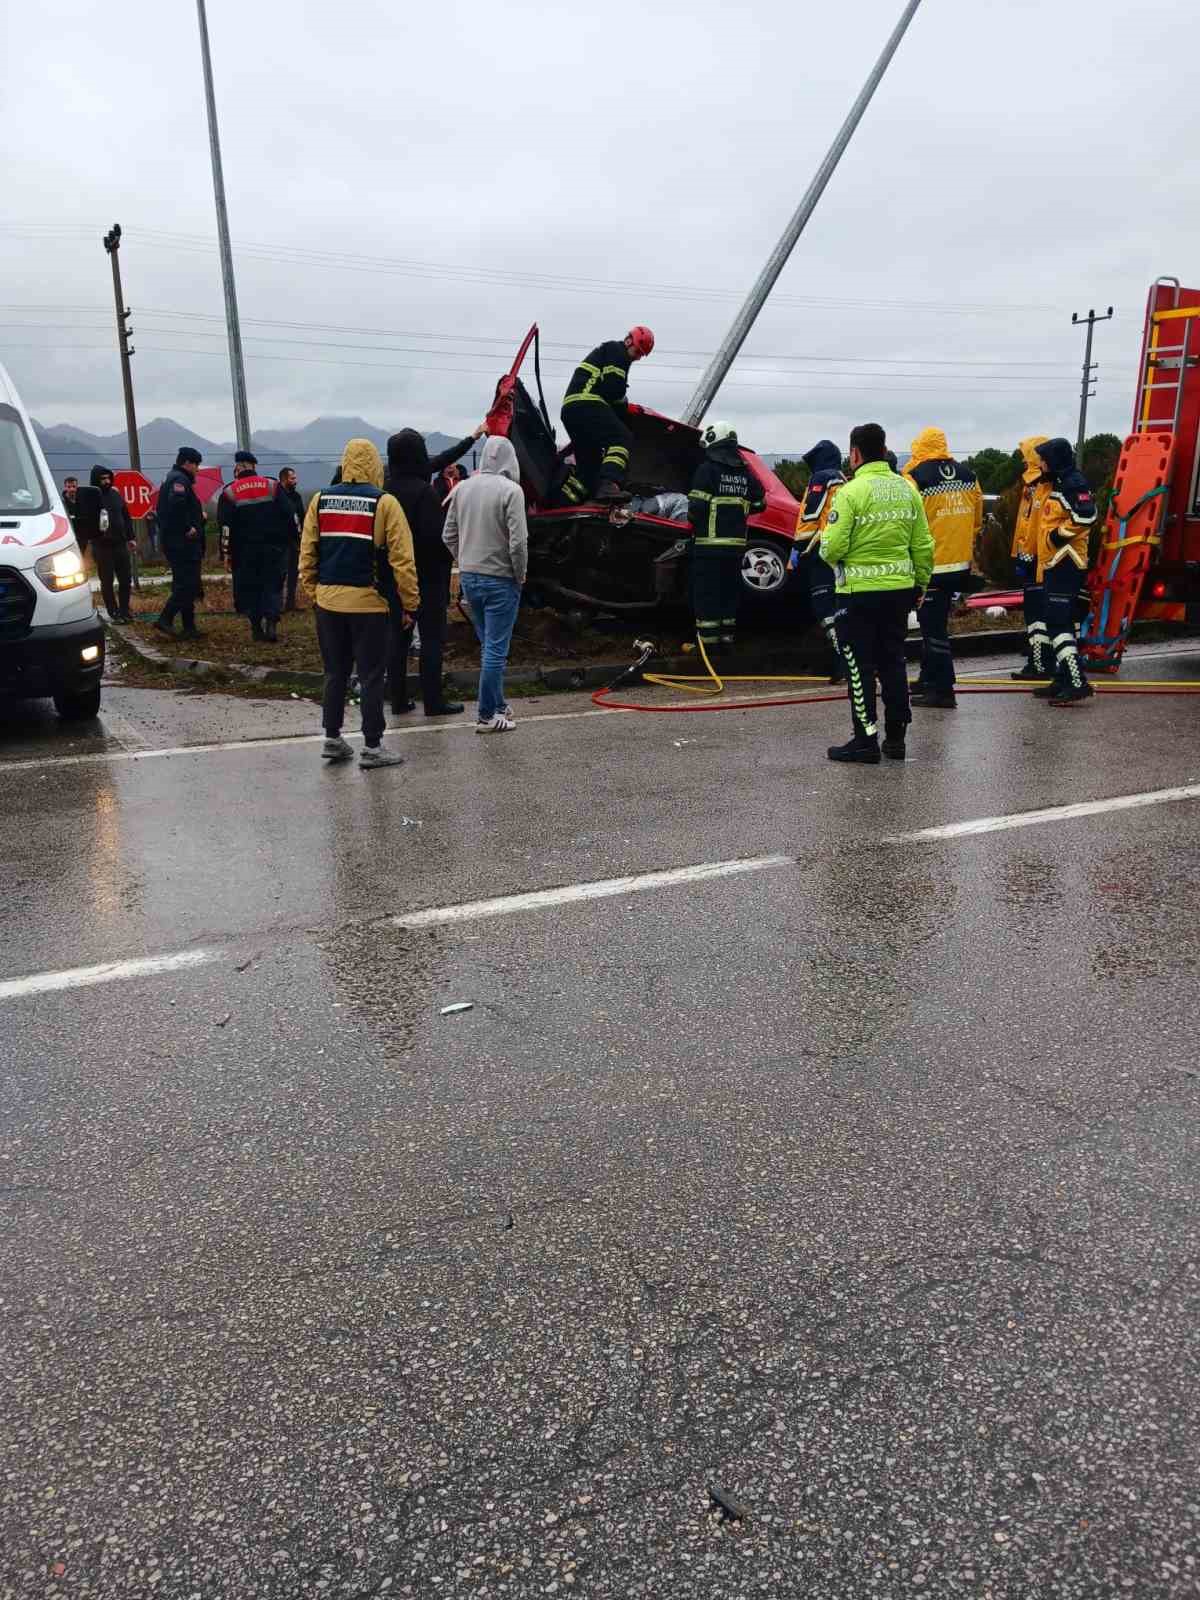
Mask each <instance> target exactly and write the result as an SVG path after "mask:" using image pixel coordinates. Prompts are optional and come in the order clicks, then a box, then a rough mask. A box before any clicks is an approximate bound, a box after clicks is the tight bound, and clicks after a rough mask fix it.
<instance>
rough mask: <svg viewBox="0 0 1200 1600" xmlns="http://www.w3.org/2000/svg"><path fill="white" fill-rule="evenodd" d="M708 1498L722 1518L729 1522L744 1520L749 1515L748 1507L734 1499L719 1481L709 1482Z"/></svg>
mask: <svg viewBox="0 0 1200 1600" xmlns="http://www.w3.org/2000/svg"><path fill="white" fill-rule="evenodd" d="M708 1498H709V1499H710V1500H711V1501H712V1503H713V1504H714V1505H715V1506H716V1508H717V1510H718V1511H720V1513H721V1516H722V1518H723V1519H724V1520H727V1521H729V1522H744V1521H745V1520H746V1518H747V1517H748V1516H749V1515H750V1507H749V1506H746V1505H743V1504H742V1502H741V1501H740V1500H735V1499H734V1497H733V1495H731V1494H730V1492H729V1490H728V1489H723V1488H722V1487H721V1485H720V1484H719V1483H710V1484H709V1486H708Z"/></svg>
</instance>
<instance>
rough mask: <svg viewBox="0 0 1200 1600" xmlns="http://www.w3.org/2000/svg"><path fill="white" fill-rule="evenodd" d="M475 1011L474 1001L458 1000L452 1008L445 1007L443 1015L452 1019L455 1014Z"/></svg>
mask: <svg viewBox="0 0 1200 1600" xmlns="http://www.w3.org/2000/svg"><path fill="white" fill-rule="evenodd" d="M474 1009H475V1002H474V1000H456V1001H455V1002H454V1004H453V1005H452V1006H443V1007H442V1011H441V1014H442V1016H443V1017H452V1016H454V1014H455V1012H458V1011H474Z"/></svg>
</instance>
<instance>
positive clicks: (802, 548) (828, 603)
mask: <svg viewBox="0 0 1200 1600" xmlns="http://www.w3.org/2000/svg"><path fill="white" fill-rule="evenodd" d="M800 459H801V460H802V461H803V462H804V464H805V465H806V466H807V468H808V471H809V479H808V488H807V489H806V490H805V494H804V504H803V506H802V507H801V509H800V515H799V517H798V518H797V521H796V532H795V536H794V537H795V544H794V546H793V549H792V554H791V558H790V559H789V561H788V566H789V568H790V569H791V570H792V571H793V572H795V571H796V569H797V568H798V567H799V565H800V563H801V562H803V563H804V569H805V573H806V575H807V577H808V600H809V607H810V609H811V611H812V615H813V619H814V621H816V622H819V623H820V624H821V627H822V628H823V629H824V630H825V637H826V638H827V639H828V640H829V648H830V649H831V650H832V652H833V665H832V666H831V668H830V672H829V681H830V683H841V682H842V681H843V680H844V679H845V676H846V669H845V665H844V663H843V661H842V653H841V651H840V650H839V649H838V641H837V629H836V628H835V627H834V622H833V614H834V612H835V611H836V610H837V598H836V596H835V593H834V576H833V568H832V567H829V566H827V565H826V564H825V562H824V561H822V560H821V551H820V544H821V535H822V533H824V531H825V524H826V522H827V521H828V520H829V513H830V510H831V509H832V507H833V497H834V495H835V494H836V493H837V491H838V489H839V488H840V487H841V485H842V484H843V483H845V481H846V474H845V473H844V472H843V471H842V452H841V451H840V450H839V449H838V447H837V445H836V444H834V442H833V440H832V439H819V440H818V441H817V443H816V444H815V445H813V447H812V449H811V450H806V451H805V453H804V455H803V456H802V457H801V458H800Z"/></svg>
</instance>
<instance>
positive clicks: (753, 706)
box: [592, 636, 1200, 712]
mask: <svg viewBox="0 0 1200 1600" xmlns="http://www.w3.org/2000/svg"><path fill="white" fill-rule="evenodd" d="M696 644H697V647H698V649H699V651H700V657H701V660H702V661H703V662H704V665H705V667H706V668H707V669H708V670H707V673H704V674H700V673H689V674H676V673H663V672H645V671H643V668H644V667H645V665H646V663H647V662H648V661H649V660H650V658H651V656H653V655H654V645H653V643H652V642H651V641H649V640H646V639H635V640H634V646H633V647H634V649H635V650H637V651H638V652H639V655H638V659H637V660H636V661H634V662H632V663H631V665H629V666H628V667H626V668H624V670H623V671H622V672H620V673H618V675H617V676H616V677H615V678H614V679H613V681H612V682H611V683H610V684H606V685H605V687H604V688H603V689H597V690H596V691H595V693H594V694H593V695H592V703H593V704H594V705H597V706H599V707H601V709H603V710H608V711H651V712H681V711H759V710H765V709H767V708H769V707H771V706H810V705H817V704H820V703H821V702H822V701H829V702H836V701H839V700H844V699H845V698H846V693H845V690H843V689H841V688H835V687H834V686H833V685H831V684H826V692H825V693H824V694H792V695H778V696H776V695H772V696H769V697H764V698H762V699H754V700H721V701H720V703H719V704H717V703H715V701H716V697H717V696H719V695H723V694H724V692H725V685H726V684H727V683H826V680H825V679H824V678H819V677H805V676H801V675H799V674H771V673H746V674H732V675H731V676H729V677H728V678H722V677H721V676H720V675H719V674H718V673H717V670H716V668H715V667H714V666H713V664H712V662H711V661H710V660H709V658H708V652H707V650H705V648H704V641H703V639H701V638H699V636H697V639H696ZM635 681H636V682H639V683H653V684H655V685H657V687H659V688H660V689H675V690H677V691H678V692H680V693H682V694H694V695H703V696H704V697H705V698H706V699H708V700H710V702H714V703H710V704H708V705H702V706H697V705H690V706H689V705H669V706H647V705H639V704H638V703H637V702H636V701H634V700H611V699H609V696H610V695H611V694H612V692H613V691H614V690H615V689H619V688H621V687H622V686H623V685H624V684H625V683H626V682H630V683H632V682H635ZM1092 687H1093V688H1094V689H1095V691H1096V693H1097V694H1106V695H1107V694H1132V695H1139V694H1141V695H1160V694H1181V695H1197V694H1200V680H1198V679H1194V678H1181V679H1178V680H1176V679H1171V678H1147V679H1143V680H1142V681H1141V682H1133V683H1093V685H1092ZM954 688H955V693H956V694H1032V693H1033V688H1034V686H1033V685H1032V684H1025V683H1013V682H1012V681H1011V680H1010V679H1008V678H975V679H972V680H971V681H970V682H963V681H961V680H960V681H959V682H958V683H956V684H955V686H954Z"/></svg>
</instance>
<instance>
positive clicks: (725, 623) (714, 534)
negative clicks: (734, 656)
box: [688, 422, 766, 653]
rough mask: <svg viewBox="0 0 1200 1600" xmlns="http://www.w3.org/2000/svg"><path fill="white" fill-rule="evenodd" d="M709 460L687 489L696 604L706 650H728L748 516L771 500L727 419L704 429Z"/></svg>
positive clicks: (702, 438)
mask: <svg viewBox="0 0 1200 1600" xmlns="http://www.w3.org/2000/svg"><path fill="white" fill-rule="evenodd" d="M700 443H701V444H702V445H703V446H704V460H703V461H702V462H701V463H700V465H699V466H698V467H697V469H696V476H695V477H694V478H693V479H692V487H691V489H690V491H689V493H688V521H689V522H690V523H691V525H692V609H693V611H694V612H695V614H696V637H697V639H699V641H700V643H701V645H702V646H703V648H704V650H706V651H708V652H710V653H711V652H712V651H713V650H714V649H716V648H720V649H722V650H727V649H729V648H730V646H731V645H732V644H733V634H734V629H735V628H736V627H737V612H738V601H739V600H740V598H741V593H742V557H743V555H744V554H745V551H746V518H747V517H748V516H749V515H750V513H751V512H753V511H761V510H762V509H763V507H764V506H765V505H766V498H765V496H764V495H763V491H762V488H761V486H760V485H759V483H758V480H757V479H756V478H754V477H753V476H752V475H751V472H750V469H749V467H748V466H747V465H746V463H745V462H744V461H743V460H742V453H741V451H740V450H739V449H738V436H737V434H736V433H735V432H734V430H733V428H731V427H730V425H729V424H728V423H727V422H710V423H709V424H708V426H707V427H705V428H704V429H703V430H702V431H701V434H700Z"/></svg>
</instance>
